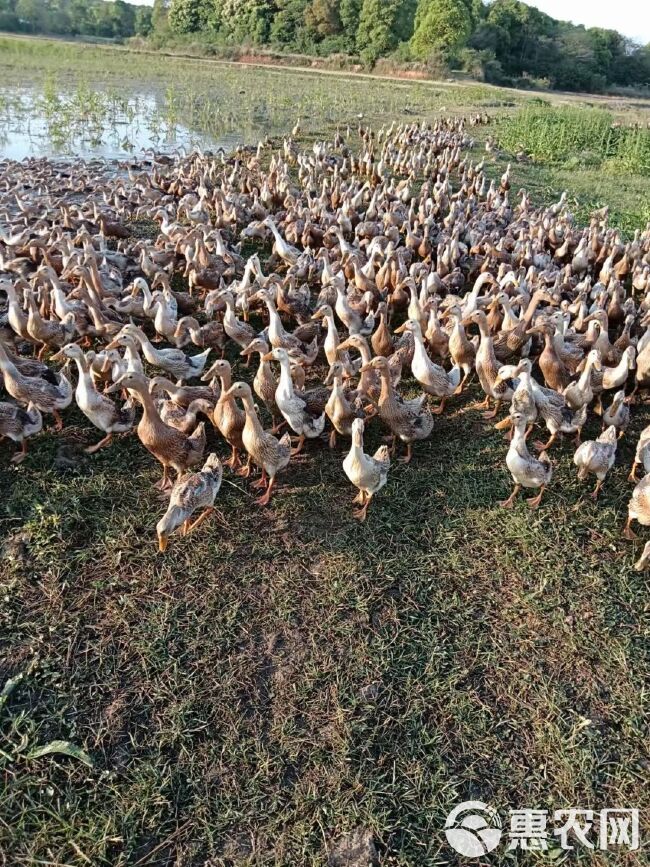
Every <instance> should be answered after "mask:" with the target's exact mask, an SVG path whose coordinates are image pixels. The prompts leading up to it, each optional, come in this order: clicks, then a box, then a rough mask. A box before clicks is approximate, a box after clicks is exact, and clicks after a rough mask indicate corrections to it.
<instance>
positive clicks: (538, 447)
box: [533, 433, 557, 452]
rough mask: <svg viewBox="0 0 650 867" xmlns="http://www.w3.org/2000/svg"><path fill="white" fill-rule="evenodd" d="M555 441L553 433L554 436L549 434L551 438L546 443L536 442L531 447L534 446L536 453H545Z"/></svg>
mask: <svg viewBox="0 0 650 867" xmlns="http://www.w3.org/2000/svg"><path fill="white" fill-rule="evenodd" d="M556 439H557V434H556V433H554V434H551V437H550V439H549V441H548V442H547V443H541V442H539V440H538V441H537V442H535V443H533V445H534V446H535V449H536V450H537V451H538V452H545V451H547V450H548V449H550V447H551V446H552V445H553V443H554V442H555V440H556Z"/></svg>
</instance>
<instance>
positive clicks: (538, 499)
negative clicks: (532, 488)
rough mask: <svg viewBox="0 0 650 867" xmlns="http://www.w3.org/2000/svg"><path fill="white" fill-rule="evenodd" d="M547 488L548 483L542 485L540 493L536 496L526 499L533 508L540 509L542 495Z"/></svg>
mask: <svg viewBox="0 0 650 867" xmlns="http://www.w3.org/2000/svg"><path fill="white" fill-rule="evenodd" d="M545 490H546V485H542V487H541V488H540V489H539V494H538V495H537V496H536V497H531V498H530V499H529V500H526V502H527V503H528V505H529V506H530V508H531V509H538V508H539V504H540V503H541V502H542V496H543V495H544V491H545Z"/></svg>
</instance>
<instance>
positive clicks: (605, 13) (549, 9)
mask: <svg viewBox="0 0 650 867" xmlns="http://www.w3.org/2000/svg"><path fill="white" fill-rule="evenodd" d="M130 2H131V3H139V4H144V5H145V6H151V5H152V3H153V0H130ZM525 2H527V3H528V5H529V6H536V7H537V8H538V9H541V10H542V12H546V14H547V15H551V16H552V17H553V18H559V19H560V20H561V21H572V22H573V23H574V24H584V25H585V27H606V28H608V29H610V30H618V31H619V32H620V33H623V34H624V35H625V36H629V37H630V38H631V39H635V40H636V41H637V42H641V43H643V44H644V45H645V44H646V43H648V42H650V8H648V0H615V2H612V0H570V2H567V0H525ZM644 7H645V9H644Z"/></svg>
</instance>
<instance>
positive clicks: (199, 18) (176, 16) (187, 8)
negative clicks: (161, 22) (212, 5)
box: [169, 0, 208, 33]
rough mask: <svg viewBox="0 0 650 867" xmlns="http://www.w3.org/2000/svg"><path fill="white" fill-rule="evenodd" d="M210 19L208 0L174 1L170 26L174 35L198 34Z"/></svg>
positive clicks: (171, 7)
mask: <svg viewBox="0 0 650 867" xmlns="http://www.w3.org/2000/svg"><path fill="white" fill-rule="evenodd" d="M207 17H208V4H207V3H206V0H172V5H171V6H170V7H169V26H170V27H171V29H172V30H173V31H174V33H196V32H197V31H198V30H201V29H203V27H204V26H205V24H206V21H207Z"/></svg>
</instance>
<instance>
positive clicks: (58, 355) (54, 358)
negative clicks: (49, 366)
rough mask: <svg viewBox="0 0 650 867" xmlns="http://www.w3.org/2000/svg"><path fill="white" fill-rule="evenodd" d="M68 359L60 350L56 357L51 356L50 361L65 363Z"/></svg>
mask: <svg viewBox="0 0 650 867" xmlns="http://www.w3.org/2000/svg"><path fill="white" fill-rule="evenodd" d="M65 360H66V357H65V355H64V354H63V350H62V349H59V351H58V352H56V353H55V354H54V355H52V356H50V361H65Z"/></svg>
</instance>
